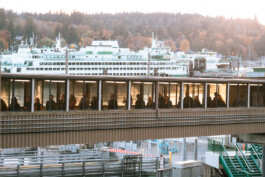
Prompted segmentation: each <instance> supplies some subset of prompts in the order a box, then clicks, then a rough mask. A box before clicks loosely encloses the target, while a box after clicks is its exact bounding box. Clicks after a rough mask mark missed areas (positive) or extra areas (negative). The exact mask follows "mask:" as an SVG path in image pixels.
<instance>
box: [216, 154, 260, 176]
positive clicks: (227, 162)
mask: <svg viewBox="0 0 265 177" xmlns="http://www.w3.org/2000/svg"><path fill="white" fill-rule="evenodd" d="M246 157H247V160H248V162H249V163H250V165H251V167H252V171H250V170H249V169H248V167H247V165H246V164H245V163H244V160H243V159H242V158H241V157H238V156H230V157H228V156H226V157H223V156H220V162H221V164H222V165H223V167H224V169H225V172H226V173H227V175H228V176H229V177H244V176H245V177H253V176H262V174H261V171H260V169H259V167H258V166H257V163H256V162H255V161H254V159H253V158H252V157H251V156H246Z"/></svg>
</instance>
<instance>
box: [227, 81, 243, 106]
mask: <svg viewBox="0 0 265 177" xmlns="http://www.w3.org/2000/svg"><path fill="white" fill-rule="evenodd" d="M246 106H247V84H230V85H229V107H246Z"/></svg>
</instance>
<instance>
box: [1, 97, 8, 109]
mask: <svg viewBox="0 0 265 177" xmlns="http://www.w3.org/2000/svg"><path fill="white" fill-rule="evenodd" d="M1 111H7V105H6V103H5V102H4V100H2V99H1Z"/></svg>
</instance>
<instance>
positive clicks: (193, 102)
mask: <svg viewBox="0 0 265 177" xmlns="http://www.w3.org/2000/svg"><path fill="white" fill-rule="evenodd" d="M183 93H184V95H183V108H200V107H204V85H203V84H201V83H184V88H183Z"/></svg>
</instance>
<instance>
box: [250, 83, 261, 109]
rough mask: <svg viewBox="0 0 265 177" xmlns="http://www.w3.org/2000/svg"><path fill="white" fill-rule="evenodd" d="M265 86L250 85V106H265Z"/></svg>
mask: <svg viewBox="0 0 265 177" xmlns="http://www.w3.org/2000/svg"><path fill="white" fill-rule="evenodd" d="M264 97H265V85H264V84H250V106H252V107H257V106H264V103H265V101H264V100H265V98H264Z"/></svg>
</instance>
